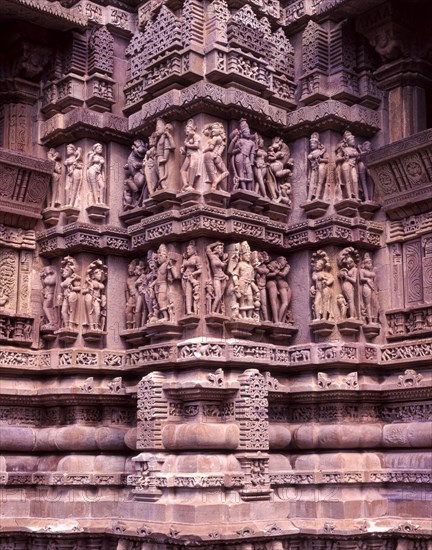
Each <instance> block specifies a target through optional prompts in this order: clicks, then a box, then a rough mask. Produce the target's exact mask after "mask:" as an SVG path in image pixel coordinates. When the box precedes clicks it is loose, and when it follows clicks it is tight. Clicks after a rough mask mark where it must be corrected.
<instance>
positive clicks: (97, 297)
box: [83, 260, 108, 330]
mask: <svg viewBox="0 0 432 550" xmlns="http://www.w3.org/2000/svg"><path fill="white" fill-rule="evenodd" d="M107 271H108V268H107V266H106V265H104V264H103V262H102V260H95V261H94V262H92V263H91V264H90V265H89V266H88V268H87V273H86V278H85V281H86V286H85V288H84V290H83V294H84V306H85V310H86V314H87V324H88V327H89V329H90V330H104V328H105V319H106V295H105V284H104V283H105V280H106V275H107Z"/></svg>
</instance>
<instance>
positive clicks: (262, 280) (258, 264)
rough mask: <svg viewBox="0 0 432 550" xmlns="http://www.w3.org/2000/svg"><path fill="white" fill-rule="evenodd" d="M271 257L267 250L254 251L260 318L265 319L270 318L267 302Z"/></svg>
mask: <svg viewBox="0 0 432 550" xmlns="http://www.w3.org/2000/svg"><path fill="white" fill-rule="evenodd" d="M269 261H270V258H269V255H268V254H267V252H266V251H265V250H262V251H260V252H252V265H253V266H254V269H255V282H256V284H257V287H258V292H259V300H260V318H261V319H262V320H263V321H268V320H269V310H268V304H267V275H268V274H269V273H270V269H269V267H268V264H269Z"/></svg>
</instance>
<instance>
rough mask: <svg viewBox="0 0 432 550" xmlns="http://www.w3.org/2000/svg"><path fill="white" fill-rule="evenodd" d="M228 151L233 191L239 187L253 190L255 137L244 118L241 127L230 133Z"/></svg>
mask: <svg viewBox="0 0 432 550" xmlns="http://www.w3.org/2000/svg"><path fill="white" fill-rule="evenodd" d="M230 140H231V141H230V145H229V149H228V153H229V154H230V155H231V169H232V177H233V191H236V190H237V189H238V188H239V187H240V189H244V190H246V191H253V183H254V175H253V165H254V161H255V138H254V137H253V136H252V135H251V132H250V128H249V124H248V123H247V122H246V120H245V119H244V118H242V119H241V120H240V124H239V128H236V129H235V130H234V131H233V132H232V133H231V135H230Z"/></svg>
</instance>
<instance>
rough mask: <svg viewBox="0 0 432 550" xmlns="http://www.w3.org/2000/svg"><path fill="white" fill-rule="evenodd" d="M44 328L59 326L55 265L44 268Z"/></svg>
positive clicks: (42, 278)
mask: <svg viewBox="0 0 432 550" xmlns="http://www.w3.org/2000/svg"><path fill="white" fill-rule="evenodd" d="M40 278H41V282H42V311H43V314H44V316H43V322H42V326H41V328H42V329H56V328H58V312H57V303H56V292H57V285H58V274H57V270H56V269H55V267H53V266H51V265H47V266H45V267H44V268H43V269H42V272H41V275H40Z"/></svg>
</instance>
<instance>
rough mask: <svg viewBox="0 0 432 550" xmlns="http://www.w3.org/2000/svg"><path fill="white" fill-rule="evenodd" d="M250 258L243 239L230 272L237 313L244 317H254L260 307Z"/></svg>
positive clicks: (248, 247) (247, 246) (248, 249)
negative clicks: (237, 259) (237, 258)
mask: <svg viewBox="0 0 432 550" xmlns="http://www.w3.org/2000/svg"><path fill="white" fill-rule="evenodd" d="M251 258H252V256H251V249H250V246H249V243H248V242H247V241H243V242H242V243H241V244H240V248H239V261H238V263H237V265H236V266H235V268H234V269H233V272H232V280H233V283H234V296H235V298H236V302H237V304H238V315H239V316H240V317H242V318H244V319H256V318H257V317H258V312H259V309H260V301H259V289H258V286H257V284H256V283H255V269H254V267H253V265H252V263H251ZM254 311H256V315H254Z"/></svg>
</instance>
